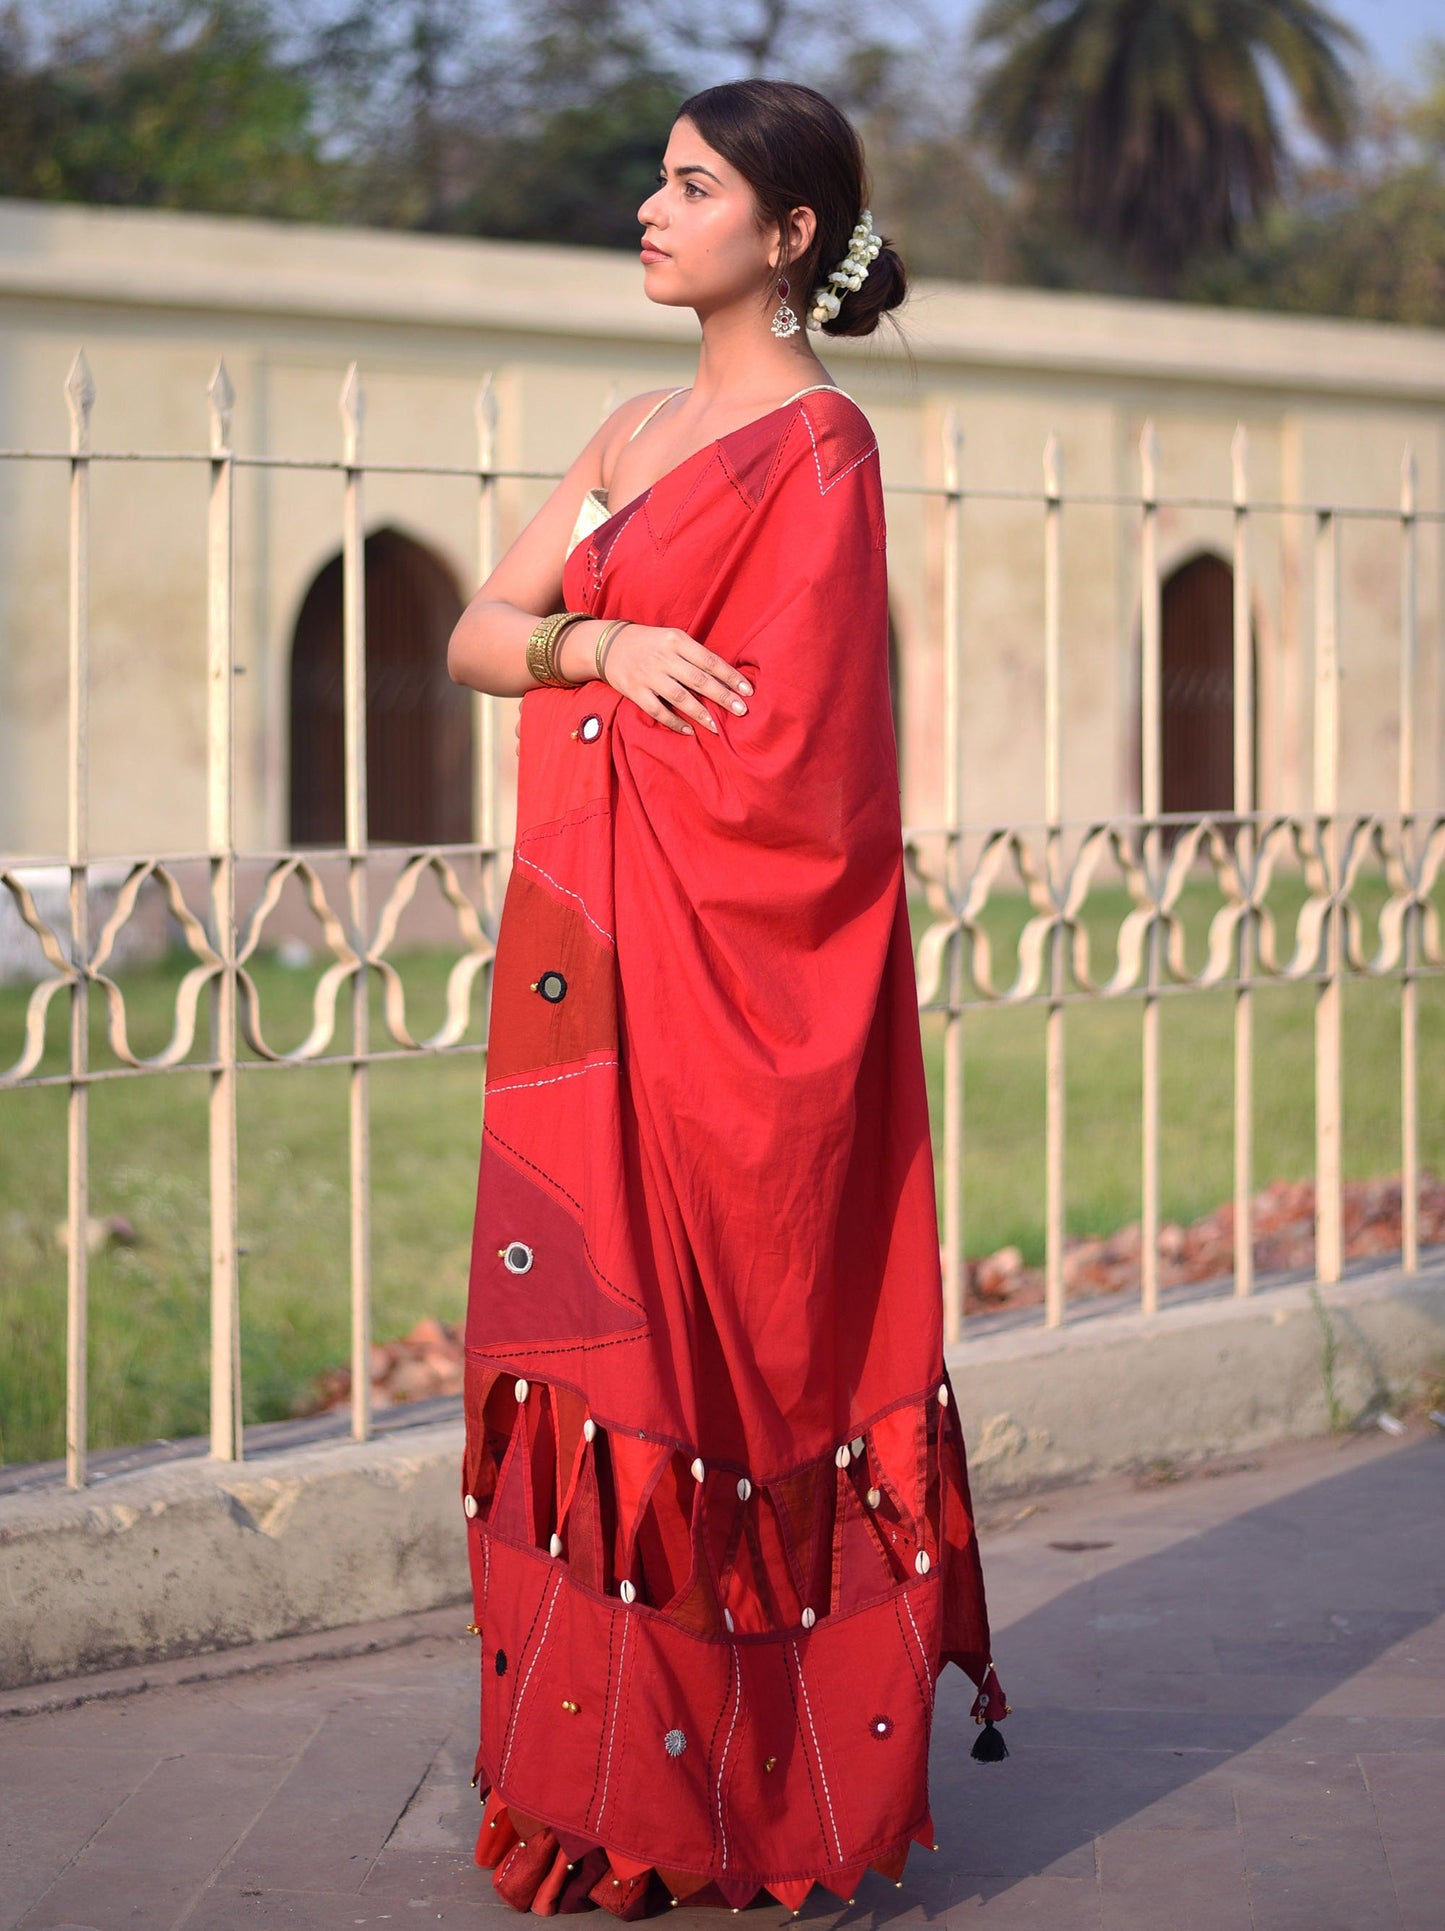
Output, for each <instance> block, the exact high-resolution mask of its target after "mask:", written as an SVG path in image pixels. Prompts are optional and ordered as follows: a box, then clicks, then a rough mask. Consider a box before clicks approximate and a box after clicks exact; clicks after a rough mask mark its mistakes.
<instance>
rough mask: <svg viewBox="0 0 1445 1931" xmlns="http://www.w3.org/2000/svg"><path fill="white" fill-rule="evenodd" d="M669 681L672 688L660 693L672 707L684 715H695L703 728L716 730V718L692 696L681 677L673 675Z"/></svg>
mask: <svg viewBox="0 0 1445 1931" xmlns="http://www.w3.org/2000/svg"><path fill="white" fill-rule="evenodd" d="M669 682H670V683H671V685H672V689H671V690H670V691H664V692H663V693H662V695H663V696H664V697H665V698H666V699H667V701H668V703H669V704H671V705H672V707H673V709H674V710H677V711H681V712H682V714H683V716H684V717H695V718H696V719H697V721H698V723H699V724H701V725H702V727H703V729H704V730H706V731H716V729H717V719H716V718H715V717H714V716H713V715H712V713H711V712H710V711H709V710H708V709H707V708H706V707H705V706H704V705H702V704H701V703H699V702H698V700H697V698H695V697H694V696H693V694H692V692H691V691H690V690H689V689H688V687H687V685H686V684H684V683H683V681H682V679H681V678H680V677H673V678H671V679H670V680H669Z"/></svg>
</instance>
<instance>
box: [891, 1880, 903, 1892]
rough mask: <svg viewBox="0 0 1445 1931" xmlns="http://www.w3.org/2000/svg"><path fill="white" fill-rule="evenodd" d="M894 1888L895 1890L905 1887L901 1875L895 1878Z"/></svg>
mask: <svg viewBox="0 0 1445 1931" xmlns="http://www.w3.org/2000/svg"><path fill="white" fill-rule="evenodd" d="M893 1888H894V1890H895V1891H901V1890H902V1889H903V1879H902V1878H901V1877H895V1878H894V1880H893Z"/></svg>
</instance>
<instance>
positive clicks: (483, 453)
mask: <svg viewBox="0 0 1445 1931" xmlns="http://www.w3.org/2000/svg"><path fill="white" fill-rule="evenodd" d="M476 418H477V457H478V466H479V467H480V468H482V469H490V468H491V467H492V465H493V462H494V461H495V458H496V449H497V391H496V385H495V384H494V383H493V381H492V371H491V370H490V369H488V370H487V373H486V374H485V375H484V376H483V377H482V386H481V388H480V389H478V390H477V401H476Z"/></svg>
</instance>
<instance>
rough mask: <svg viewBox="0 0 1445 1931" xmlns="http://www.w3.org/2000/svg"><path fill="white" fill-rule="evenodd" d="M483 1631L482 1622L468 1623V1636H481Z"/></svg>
mask: <svg viewBox="0 0 1445 1931" xmlns="http://www.w3.org/2000/svg"><path fill="white" fill-rule="evenodd" d="M481 1633H482V1626H481V1624H480V1623H468V1624H467V1634H468V1636H480V1635H481Z"/></svg>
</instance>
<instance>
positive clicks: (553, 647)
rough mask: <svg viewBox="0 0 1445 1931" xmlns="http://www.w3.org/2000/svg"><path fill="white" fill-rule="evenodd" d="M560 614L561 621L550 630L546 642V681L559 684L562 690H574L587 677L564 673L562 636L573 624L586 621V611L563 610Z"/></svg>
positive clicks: (584, 681)
mask: <svg viewBox="0 0 1445 1931" xmlns="http://www.w3.org/2000/svg"><path fill="white" fill-rule="evenodd" d="M560 616H561V621H560V622H559V623H558V625H557V627H556V629H555V630H554V631H553V632H552V635H551V637H550V639H549V640H548V644H547V669H548V671H549V673H550V676H549V678H548V681H549V683H552V684H556V685H559V686H561V687H562V688H563V689H564V690H575V689H576V687H577V686H578V685H579V684H585V683H586V682H587V679H586V678H585V677H568V676H566V675H565V674H564V672H563V670H562V663H561V657H562V638H563V636H564V635H565V634H566V632H567V631H568V630H570V629H571V627H572V625H573V624H580V623H584V622H585V621H586V619H587V612H586V611H585V610H564V611H562V612H561V613H560Z"/></svg>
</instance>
